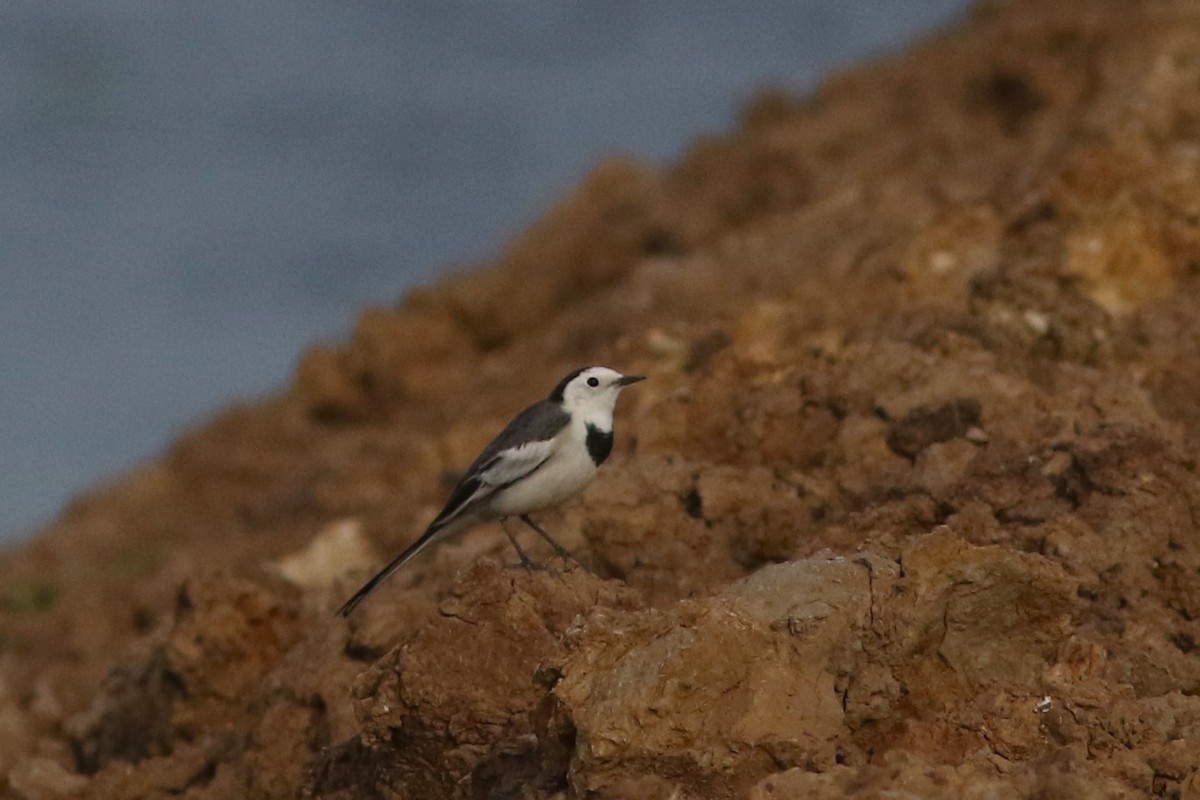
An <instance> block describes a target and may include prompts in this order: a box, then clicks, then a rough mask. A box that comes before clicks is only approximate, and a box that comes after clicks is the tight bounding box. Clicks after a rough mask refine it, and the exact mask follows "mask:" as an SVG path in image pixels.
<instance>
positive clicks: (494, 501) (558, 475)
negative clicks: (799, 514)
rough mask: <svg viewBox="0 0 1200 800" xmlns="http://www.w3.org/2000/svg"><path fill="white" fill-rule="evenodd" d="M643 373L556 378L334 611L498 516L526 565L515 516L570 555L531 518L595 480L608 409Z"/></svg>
mask: <svg viewBox="0 0 1200 800" xmlns="http://www.w3.org/2000/svg"><path fill="white" fill-rule="evenodd" d="M642 380H645V376H644V375H622V374H621V373H620V372H617V371H616V370H613V369H609V368H608V367H600V366H595V367H584V368H582V369H577V370H575V371H574V372H571V373H570V374H569V375H567V376H566V377H565V378H563V379H562V380H561V381H559V382H558V385H556V386H555V387H554V390H553V391H551V392H550V395H549V396H548V397H546V399H544V400H540V401H538V402H536V403H534V404H533V405H531V406H529V408H526V409H525V410H524V411H522V412H521V413H520V414H517V416H515V417H513V419H512V421H511V422H509V423H508V425H507V426H506V427H505V428H504V430H502V431H501V432H500V434H499V435H497V436H496V438H495V439H492V441H491V443H490V444H488V446H487V447H485V448H483V452H481V453H480V454H479V457H478V458H476V459H475V461H474V462H473V463H472V464H471V466H470V467H468V468H467V471H466V473H465V474H464V475H463V477H462V479H461V480H459V482H458V484H457V485H456V486H455V487H454V489H453V491H451V492H450V498H449V499H448V500H447V501H446V505H445V507H444V508H442V510H441V512H440V513H439V514H438V515H437V517H435V518H434V520H433V522H431V523H429V527H427V528H426V529H425V532H424V533H422V534H421V536H420V537H419V538H417V540H416V541H414V542H413V543H412V544H410V545H409V546H408V548H407V549H405V550H404V552H402V553H400V555H398V556H396V557H395V558H394V559H392V560H391V562H389V563H388V565H387V566H385V567H384V568H383V569H381V570H380V571H379V572H378V573H377V574H376V575H375V577H373V578H371V579H370V580H369V581H367V582H366V583H365V584H363V587H362V588H361V589H359V590H358V591H357V592H355V593H354V596H352V597H351V598H350V599H349V600H347V601H346V602H345V604H344V605H343V606H342V607H341V608H340V609H339V610H338V614H340V615H341V616H343V617H347V616H349V615H350V612H352V611H354V609H355V608H356V607H357V606H358V604H359V603H361V602H362V601H363V600H365V599H366V598H367V596H368V595H369V594H371V592H373V591H375V589H376V588H378V587H379V585H380V584H381V583H383V581H385V580H386V579H387V578H388V577H389V576H390V575H391V574H392V573H394V572H395V571H396V570H398V569H400V567H402V566H404V564H405V563H407V562H408V561H409V559H411V558H412V557H413V556H415V555H417V553H419V552H421V551H422V550H423V549H425V547H426V546H428V545H429V544H430V543H431V542H433V541H435V540H437V539H444V538H447V537H450V536H453V535H455V534H457V533H461V532H463V531H466V530H468V529H470V528H473V527H475V526H476V525H479V524H481V523H483V522H488V521H491V520H498V521H499V522H500V527H501V528H502V529H503V530H504V533H505V535H507V536H508V539H509V541H510V542H512V545H513V548H514V549H515V550H516V551H517V555H518V556H519V557H520V559H521V564H522V565H524V566H526V567H532V566H534V564H533V562H532V561H531V560H530V559H529V557H528V556H526V555H525V552H524V551H523V550H521V546H520V545H519V544H517V540H516V538H515V537H514V536H513V535H512V532H510V531H509V530H508V528H507V526H506V525H505V521H506V520H507V519H508V518H509V517H517V518H518V519H520V520H521V521H522V522H524V523H525V524H526V525H528V526H529V527H530V528H532V529H533V530H534V531H536V532H537V534H538V535H539V536H541V537H542V538H543V539H545V540H546V541H547V542H548V543H549V544H550V546H551V547H553V548H554V551H555V552H556V553H558V555H560V556H562V557H563V558H567V559H571V560H575V559H574V556H572V555H571V554H570V552H568V551H567V550H566V549H565V548H564V547H562V546H561V545H559V544H558V542H556V541H554V539H552V538H551V537H550V534H548V533H546V531H545V530H543V529H542V528H541V526H539V525H538V524H537V523H536V522H534V521H533V520H532V519H531V518H530V516H529V515H530V514H532V513H533V512H535V511H542V510H544V509H547V508H551V507H553V506H556V505H559V504H560V503H562V502H564V501H566V500H568V499H570V498H571V497H573V496H575V495H576V494H578V493H579V492H580V491H582V490H583V488H584V487H585V486H587V485H588V483H590V482H591V480H592V479H593V478H595V477H596V473H597V471H598V470H599V469H600V465H601V464H603V463H604V461H605V460H606V459H607V458H608V456H609V453H611V452H612V447H613V411H614V410H615V409H616V405H617V397H618V396H619V395H620V394H621V391H622V390H623V389H625V387H627V386H629V385H631V384H634V383H637V382H638V381H642Z"/></svg>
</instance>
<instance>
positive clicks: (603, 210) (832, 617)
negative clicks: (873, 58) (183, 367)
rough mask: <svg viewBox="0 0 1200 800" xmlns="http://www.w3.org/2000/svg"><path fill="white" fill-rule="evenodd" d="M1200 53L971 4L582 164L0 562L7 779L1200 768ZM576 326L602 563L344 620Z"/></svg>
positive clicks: (549, 366) (1162, 782)
mask: <svg viewBox="0 0 1200 800" xmlns="http://www.w3.org/2000/svg"><path fill="white" fill-rule="evenodd" d="M1197 86H1200V2H1196V1H1195V0H1187V1H1185V0H1155V1H1154V2H1150V1H1149V0H1148V1H1147V2H1143V3H1130V2H1127V1H1126V0H1121V1H1120V2H1117V1H1116V0H1113V1H1112V2H1105V1H1104V0H1090V1H1087V2H1084V1H1083V0H1065V1H1064V2H1058V3H1053V4H1049V3H1039V2H1033V0H1028V1H1027V2H1005V3H990V4H986V5H984V6H982V7H981V8H980V9H979V10H978V11H977V12H976V13H975V15H974V17H973V19H972V20H971V21H970V22H969V23H968V24H966V25H965V26H963V27H961V28H959V29H957V30H954V31H950V32H948V33H947V34H945V35H943V36H940V37H938V38H935V39H933V40H931V41H929V42H927V43H925V44H923V45H921V46H919V47H916V48H914V49H913V50H912V51H910V52H909V53H907V54H905V55H903V56H902V57H898V58H893V59H890V60H887V61H884V62H881V63H879V64H876V65H871V66H868V67H866V68H864V69H861V70H859V71H856V72H853V73H849V74H846V75H842V76H839V77H837V78H835V79H833V80H831V81H830V82H829V83H828V84H827V85H826V86H825V87H823V88H822V89H821V90H820V91H819V92H817V93H816V94H815V95H814V96H812V97H808V98H804V99H793V98H789V97H786V96H780V95H776V94H768V95H764V96H762V97H760V98H759V99H758V100H756V101H755V102H754V103H753V104H752V105H751V106H750V107H749V108H748V109H747V111H746V113H745V115H744V120H743V123H742V125H741V126H740V127H739V129H738V130H736V131H735V132H733V133H731V134H729V135H727V136H722V137H715V138H712V139H709V140H706V141H702V142H699V143H697V144H696V145H695V146H694V148H693V149H692V150H691V152H690V153H688V154H687V155H686V157H684V158H683V160H682V161H681V162H680V163H678V164H676V165H673V166H671V167H669V168H666V169H662V170H658V169H654V168H652V167H649V166H646V165H642V164H637V163H629V162H614V163H608V164H604V165H601V166H600V167H598V168H597V169H596V171H595V172H594V173H593V174H592V175H591V176H590V177H589V178H588V179H587V180H586V181H584V183H583V184H582V185H581V186H580V187H579V188H578V189H577V191H576V192H575V193H574V194H573V195H572V196H571V197H569V198H567V199H566V200H565V201H564V202H563V203H561V204H560V205H559V206H558V207H557V208H555V209H554V210H552V211H551V212H550V213H549V214H548V215H547V216H546V218H545V219H544V220H542V221H541V222H540V223H539V224H537V225H535V226H534V227H533V228H531V229H530V230H529V231H527V232H525V233H524V234H523V235H521V236H520V237H519V238H518V239H517V240H516V241H515V242H514V243H513V244H512V246H511V247H510V248H509V249H508V250H507V252H506V253H505V254H504V255H503V257H501V258H500V259H499V261H498V263H496V264H494V265H492V266H490V267H488V268H487V269H484V270H481V271H476V272H472V273H468V274H464V275H462V276H460V277H457V278H454V279H452V280H449V281H445V282H443V283H441V284H439V285H438V286H436V287H434V288H432V289H429V290H425V291H421V292H417V293H414V294H413V295H412V296H411V297H409V298H408V299H407V300H406V301H405V302H404V304H403V305H402V306H401V307H399V308H395V309H374V310H369V311H367V312H365V313H364V314H363V315H362V317H361V319H360V321H359V324H358V327H357V330H356V332H355V334H354V336H353V338H352V340H351V341H349V342H348V343H346V344H344V345H339V346H324V347H316V348H314V349H313V350H312V351H311V352H310V353H309V354H308V355H307V357H306V358H305V359H304V362H303V364H302V365H301V367H300V369H299V371H298V375H297V379H296V381H295V385H294V386H293V387H292V389H291V390H290V391H289V392H287V393H286V394H285V395H283V396H280V397H278V398H275V399H273V400H270V401H268V402H265V403H262V404H259V405H254V406H247V407H242V408H235V409H231V410H228V411H227V412H225V413H224V414H223V415H222V416H221V417H220V418H218V419H216V420H215V421H213V422H212V423H211V424H208V425H207V426H205V427H204V428H202V429H199V430H197V431H195V432H194V433H192V434H190V435H188V436H186V437H184V438H183V439H181V440H180V441H179V442H177V443H176V444H175V446H174V447H173V448H172V449H171V451H170V452H169V453H168V454H167V456H166V457H165V458H163V459H162V460H160V461H158V462H156V463H154V464H151V465H148V466H146V467H145V468H143V469H141V470H140V471H138V472H136V473H134V474H131V475H129V476H128V477H126V478H124V479H123V480H121V481H120V482H119V483H117V484H115V485H113V486H109V487H106V488H103V489H101V490H98V491H96V492H95V493H93V494H91V495H89V496H87V497H84V498H81V499H79V500H78V501H77V502H76V503H75V504H74V505H73V506H72V507H71V508H70V509H69V510H68V511H67V513H66V514H64V515H63V517H62V518H61V519H60V520H59V521H58V522H57V523H55V524H54V525H53V526H52V527H50V528H49V529H47V530H46V531H44V532H43V533H42V534H41V536H39V537H38V538H37V539H36V540H35V541H34V542H32V543H31V544H29V545H28V546H27V547H26V548H24V549H23V550H21V551H18V552H14V553H10V554H8V555H7V556H6V557H5V558H4V559H3V560H0V587H2V588H0V775H3V776H5V777H4V778H3V779H2V780H0V791H3V792H5V793H6V795H5V796H12V797H18V798H30V799H31V800H32V799H33V798H48V797H60V796H76V797H96V798H135V797H136V798H158V797H166V796H183V797H190V798H206V797H212V798H227V797H294V796H297V795H300V796H306V797H321V798H347V799H348V798H373V797H374V798H389V797H455V796H457V797H512V798H521V797H530V798H532V797H547V798H549V797H583V796H588V797H597V798H628V797H668V796H674V797H753V798H770V797H841V796H844V795H846V794H855V795H859V796H865V797H870V796H880V795H882V794H883V793H885V792H894V791H901V790H902V791H904V792H908V793H911V794H913V795H914V796H916V795H919V796H923V797H946V798H952V797H953V798H958V797H984V796H987V797H1014V798H1015V797H1027V796H1035V795H1037V796H1089V797H1092V796H1095V797H1139V796H1157V797H1192V796H1200V778H1198V777H1197V775H1198V770H1200V659H1198V658H1197V653H1196V648H1197V642H1198V641H1200V471H1198V465H1197V462H1196V458H1195V453H1196V452H1197V446H1198V445H1200V315H1197V314H1196V309H1197V307H1200V306H1198V304H1200V146H1198V145H1197V142H1200V93H1197V91H1196V87H1197ZM531 320H536V321H537V324H536V325H534V324H531V322H530V321H531ZM584 363H609V364H612V365H614V366H617V367H620V368H622V369H625V370H628V371H636V372H640V373H645V374H647V375H649V376H650V380H648V381H647V382H646V383H644V384H640V385H639V386H638V387H637V389H636V391H631V392H628V393H627V394H626V396H625V397H624V398H623V399H622V403H621V407H620V408H619V409H618V425H617V428H618V430H617V449H616V451H615V452H614V456H613V458H612V459H611V461H610V463H609V464H608V465H606V467H605V471H604V473H603V474H602V476H601V478H600V479H599V480H597V481H596V482H595V483H594V484H593V485H592V486H591V487H590V488H589V489H588V491H587V492H586V493H585V494H584V496H583V497H582V498H581V499H580V500H579V501H577V502H574V503H571V504H569V505H567V506H565V507H563V508H562V509H560V510H558V511H555V512H553V513H547V514H546V515H544V517H543V521H544V522H545V523H546V525H547V526H548V527H550V529H551V530H553V531H554V532H555V533H556V535H557V536H558V537H560V538H561V539H562V540H563V541H564V544H567V545H568V546H569V547H571V548H573V549H574V550H576V551H577V552H579V553H581V554H582V555H583V557H584V560H585V561H587V562H588V563H589V564H590V565H591V567H592V570H593V572H592V573H588V572H585V571H583V570H580V569H571V568H568V567H567V565H565V564H559V563H557V562H551V566H552V567H553V568H552V569H549V570H545V571H536V572H526V571H524V570H521V569H518V568H515V567H513V566H512V565H511V564H510V563H508V562H510V561H511V558H512V557H511V554H510V553H509V552H508V550H507V544H506V542H505V540H504V538H503V537H502V536H500V535H499V534H498V531H496V530H494V529H490V528H486V527H485V528H483V529H480V530H479V531H476V532H473V533H471V534H468V535H467V536H466V537H464V538H463V539H462V540H461V541H457V542H450V543H447V544H445V545H444V546H442V547H440V548H437V549H436V550H433V551H430V552H429V553H427V554H423V555H422V557H421V558H420V559H419V561H418V562H416V563H414V564H412V565H411V566H410V567H409V568H407V569H406V570H405V571H403V572H402V573H400V574H398V575H397V576H395V578H394V579H393V580H391V581H390V582H389V583H388V584H387V585H386V587H385V588H384V589H383V590H382V591H380V592H379V593H378V594H377V595H376V596H373V597H372V598H371V601H370V602H369V603H367V604H366V605H365V606H364V607H363V608H362V610H361V611H360V612H356V614H355V615H354V616H353V617H352V618H351V619H350V620H349V621H348V622H347V621H344V620H341V619H340V618H335V617H334V615H333V612H334V610H335V609H336V608H337V607H338V605H339V604H340V603H341V602H342V601H343V600H344V599H345V598H346V596H347V594H348V593H349V592H350V591H352V590H353V589H354V588H356V587H357V585H358V582H359V581H361V580H362V579H363V578H364V577H365V576H366V575H367V574H369V572H370V570H371V569H372V567H374V566H377V565H378V564H380V563H381V562H382V559H383V558H385V557H386V556H387V555H388V554H390V553H393V552H395V551H396V550H397V549H398V548H400V547H401V546H403V545H404V544H405V543H407V542H408V541H410V540H411V539H412V538H413V537H414V536H415V535H416V534H417V533H418V532H419V531H420V530H421V527H422V525H423V524H425V523H426V522H428V520H429V519H430V518H431V517H432V515H433V514H434V513H435V512H436V510H437V506H438V504H439V502H440V501H441V500H442V499H443V498H444V496H445V493H446V490H447V484H448V482H450V481H452V480H453V477H454V471H455V470H456V469H461V468H462V466H463V465H465V464H466V463H468V462H469V461H470V460H471V458H472V457H473V456H474V454H475V453H476V452H477V450H478V448H479V447H480V446H482V444H483V443H484V442H486V440H487V439H488V438H489V436H490V435H491V434H493V433H494V432H495V431H496V430H497V429H498V427H499V426H500V425H502V424H503V423H504V422H505V421H506V419H507V417H508V416H509V415H510V414H511V413H513V412H515V411H516V410H518V409H519V408H521V407H522V406H523V405H524V404H526V403H527V402H528V401H529V400H530V399H531V397H532V396H534V395H536V394H538V393H540V392H541V391H542V390H543V389H542V388H538V387H543V388H544V389H547V390H548V389H549V387H550V386H552V385H553V384H554V382H555V381H556V379H557V378H558V377H559V376H560V375H561V374H563V373H565V372H567V371H568V370H569V369H570V368H572V367H575V366H578V365H580V364H584Z"/></svg>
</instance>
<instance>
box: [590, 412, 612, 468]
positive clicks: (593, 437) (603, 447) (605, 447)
mask: <svg viewBox="0 0 1200 800" xmlns="http://www.w3.org/2000/svg"><path fill="white" fill-rule="evenodd" d="M612 444H613V432H612V431H602V430H600V429H599V428H597V427H596V426H595V425H593V424H591V423H590V422H589V423H588V426H587V451H588V455H589V456H591V457H592V461H593V462H595V464H596V466H597V467H598V466H600V465H601V464H603V463H604V459H606V458H608V454H609V453H611V452H612Z"/></svg>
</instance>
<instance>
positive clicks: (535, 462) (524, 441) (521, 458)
mask: <svg viewBox="0 0 1200 800" xmlns="http://www.w3.org/2000/svg"><path fill="white" fill-rule="evenodd" d="M570 421H571V417H570V415H568V414H567V412H565V411H563V410H562V408H561V407H560V406H559V405H558V404H557V403H553V402H551V401H549V400H542V401H541V402H539V403H535V404H533V405H532V406H530V407H529V408H527V409H525V410H524V411H522V412H521V413H520V414H518V415H517V416H515V417H514V418H513V420H512V422H509V423H508V425H507V426H506V427H505V428H504V430H502V431H501V432H500V435H499V436H497V437H496V438H495V439H493V440H492V441H491V443H490V444H488V446H487V447H485V448H484V449H483V452H482V453H480V454H479V457H478V458H476V459H475V462H474V463H473V464H471V466H470V467H469V468H468V469H467V472H466V474H465V475H464V476H463V478H462V480H460V481H459V482H458V485H457V486H456V487H454V491H453V492H451V494H450V499H449V500H448V501H446V507H445V508H443V509H442V513H440V514H438V516H437V519H435V520H434V521H433V523H432V525H431V526H430V527H441V526H442V525H445V524H446V523H448V522H449V521H450V520H451V519H453V518H454V517H455V516H456V515H457V514H458V513H459V512H461V511H462V510H463V509H465V508H466V507H467V506H469V505H471V504H473V503H477V502H479V501H480V500H483V499H485V498H486V497H488V496H489V495H491V494H492V493H494V492H496V491H497V490H499V489H502V488H504V487H506V486H511V485H512V484H513V483H516V482H517V481H519V480H521V479H522V478H524V477H525V476H527V475H529V474H530V473H532V472H533V471H534V470H536V469H537V468H538V467H540V466H542V464H544V463H546V461H547V459H549V458H550V456H551V454H552V451H553V447H554V437H555V436H557V435H558V434H559V433H560V432H561V431H562V429H563V428H565V427H567V423H568V422H570Z"/></svg>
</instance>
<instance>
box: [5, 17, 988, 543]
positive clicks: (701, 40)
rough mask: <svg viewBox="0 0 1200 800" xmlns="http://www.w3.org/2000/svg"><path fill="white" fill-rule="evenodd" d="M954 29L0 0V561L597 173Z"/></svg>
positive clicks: (781, 20) (490, 247) (919, 22)
mask: <svg viewBox="0 0 1200 800" xmlns="http://www.w3.org/2000/svg"><path fill="white" fill-rule="evenodd" d="M967 5H968V2H967V0H854V2H846V0H792V2H782V1H780V0H772V1H770V2H763V3H755V4H752V5H750V6H743V5H740V4H736V3H728V2H724V1H723V0H699V1H697V0H672V1H671V2H656V3H646V2H639V1H638V0H584V1H583V2H569V3H568V2H548V1H543V0H538V1H535V0H523V1H522V2H509V3H485V2H474V3H467V2H450V1H448V0H439V1H438V2H402V0H391V2H388V1H387V0H339V1H338V2H334V1H333V0H324V2H318V1H317V0H204V2H183V1H182V0H175V1H174V2H172V1H171V0H163V1H162V2H147V0H5V2H4V3H3V4H0V540H3V539H4V538H5V537H7V538H8V539H9V540H12V539H14V538H16V537H19V536H22V535H25V534H27V533H28V532H30V531H32V530H33V528H34V527H35V526H36V525H38V524H40V523H43V522H46V521H48V520H49V519H50V518H52V517H53V515H54V514H55V513H56V512H57V511H58V510H59V509H60V508H61V507H62V504H63V503H64V502H65V501H66V500H67V499H68V498H69V497H70V496H71V495H72V494H74V493H75V492H77V491H79V490H80V489H83V488H85V487H87V486H88V485H89V484H92V483H95V482H96V481H98V480H101V479H104V478H106V477H111V476H113V475H114V474H115V473H117V472H119V471H120V470H123V469H126V468H128V467H130V466H132V465H134V464H135V463H137V462H138V461H140V460H142V459H145V458H147V457H149V456H152V455H153V454H154V453H156V452H158V451H160V450H161V449H162V448H163V447H164V446H165V445H166V444H167V442H169V441H170V439H171V438H172V437H173V436H174V435H175V434H176V433H177V432H178V431H179V429H180V427H181V426H183V425H186V424H194V423H196V422H198V421H200V420H201V419H203V417H204V416H205V415H206V414H208V413H210V412H212V411H213V410H215V409H216V408H218V407H219V406H221V405H222V404H224V403H226V402H228V401H230V400H231V399H235V398H245V397H248V396H253V395H256V394H261V393H265V392H269V391H271V390H273V389H276V388H278V387H280V386H282V385H283V384H284V383H285V382H286V380H287V379H288V376H289V374H290V372H291V370H292V368H293V366H294V364H295V361H296V358H297V356H298V355H299V353H300V352H301V351H302V349H303V348H304V347H305V345H306V344H308V343H310V342H312V341H314V340H319V339H335V338H339V337H342V336H344V335H345V334H346V333H347V332H348V330H349V326H350V324H351V323H352V321H353V318H354V314H355V310H356V309H357V308H359V307H360V306H362V305H364V304H386V303H390V302H393V301H394V300H396V299H397V298H398V297H399V296H400V295H401V294H402V293H403V292H404V290H405V288H406V287H408V286H411V285H413V284H414V283H417V282H423V281H428V280H430V279H432V278H433V277H435V276H436V275H437V274H438V273H439V272H440V271H444V270H446V269H449V268H453V267H456V266H457V267H461V266H462V265H464V264H467V263H469V262H472V261H477V260H480V259H485V258H488V257H490V256H491V255H494V254H495V253H496V251H497V248H498V246H499V245H500V244H501V243H502V242H503V241H504V240H505V238H506V237H508V236H509V235H511V234H512V233H513V232H514V231H516V230H517V229H519V228H520V227H521V226H523V225H525V224H526V223H528V222H529V221H530V220H532V219H533V218H534V217H536V216H537V215H538V214H539V212H540V211H542V210H543V209H544V208H545V207H546V206H547V205H548V204H549V203H550V202H552V201H553V200H554V199H555V198H556V197H558V196H560V195H561V194H562V193H564V192H565V191H566V190H567V189H568V188H569V187H570V186H571V185H572V184H573V183H574V182H575V181H576V180H577V179H578V178H579V177H580V176H581V175H582V174H584V173H585V172H586V170H587V169H588V168H589V166H590V165H592V164H594V163H595V162H596V161H597V160H598V159H599V158H600V157H602V156H603V155H605V154H611V153H614V152H632V153H636V154H638V155H640V156H643V157H646V158H649V159H654V160H659V161H665V160H668V159H670V158H672V157H674V156H676V155H678V154H679V153H680V152H681V151H682V150H683V149H684V147H685V146H686V144H687V142H688V141H689V140H690V139H691V138H692V137H694V136H695V135H697V134H700V133H705V132H715V131H720V130H724V129H728V128H729V127H730V125H731V124H732V122H733V120H734V116H735V114H736V111H737V109H738V108H739V106H740V104H742V103H743V102H744V101H745V100H746V99H747V98H748V97H749V95H750V94H751V93H752V91H753V90H754V89H755V88H756V87H760V86H763V85H767V84H770V85H774V86H779V87H784V88H788V89H791V90H794V91H798V92H802V91H806V90H809V89H812V88H813V87H814V86H815V84H816V82H817V80H818V79H819V78H820V77H821V75H822V74H823V73H825V72H827V71H828V70H830V69H831V68H836V67H841V66H846V65H848V64H849V63H852V62H854V61H856V60H859V59H861V58H863V57H865V56H869V55H874V54H877V53H880V52H883V51H886V50H889V49H894V48H898V47H900V46H903V45H904V44H905V43H906V42H908V41H910V40H911V39H912V38H914V37H915V36H917V35H918V34H920V33H922V32H924V31H925V30H927V29H929V28H932V27H935V26H938V25H941V24H944V23H946V22H948V21H950V20H952V19H954V18H956V17H958V16H960V15H962V14H963V13H964V12H965V9H966V7H967ZM750 9H753V10H750Z"/></svg>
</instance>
